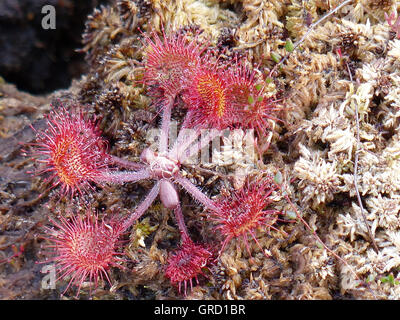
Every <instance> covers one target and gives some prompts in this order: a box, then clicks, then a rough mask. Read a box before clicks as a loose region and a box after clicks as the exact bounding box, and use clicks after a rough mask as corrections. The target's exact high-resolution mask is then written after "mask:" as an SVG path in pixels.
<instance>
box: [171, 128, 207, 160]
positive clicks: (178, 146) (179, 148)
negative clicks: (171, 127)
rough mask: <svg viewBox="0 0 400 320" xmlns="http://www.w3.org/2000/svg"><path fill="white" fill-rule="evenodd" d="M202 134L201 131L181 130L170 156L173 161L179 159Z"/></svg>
mask: <svg viewBox="0 0 400 320" xmlns="http://www.w3.org/2000/svg"><path fill="white" fill-rule="evenodd" d="M200 133H201V131H200V129H188V128H181V130H180V131H179V134H178V137H177V139H176V141H175V144H174V146H173V147H172V149H171V151H170V152H169V154H168V155H169V156H170V157H171V158H173V159H179V158H180V157H181V156H182V154H183V152H184V151H185V150H186V149H187V148H188V147H189V146H190V145H191V144H192V143H193V141H195V140H196V139H197V138H198V137H199V135H200Z"/></svg>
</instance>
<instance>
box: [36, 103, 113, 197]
mask: <svg viewBox="0 0 400 320" xmlns="http://www.w3.org/2000/svg"><path fill="white" fill-rule="evenodd" d="M32 145H33V147H34V148H35V149H34V151H33V152H32V155H33V157H34V158H35V159H36V161H37V162H39V163H42V165H43V167H42V168H40V169H39V170H38V174H44V173H46V172H48V173H50V176H49V177H48V178H47V180H46V181H50V182H51V188H55V187H57V186H58V185H61V193H62V194H63V195H70V196H72V195H73V194H74V193H75V192H76V191H79V193H82V191H85V190H86V189H87V188H88V187H89V186H90V182H95V181H97V180H98V179H99V178H100V177H101V175H102V170H103V169H104V168H105V167H106V166H107V162H108V160H109V156H108V155H107V153H106V148H107V143H106V141H105V140H104V139H103V138H102V137H101V131H100V129H99V128H98V127H97V125H96V123H95V121H91V120H88V119H85V117H84V116H83V115H82V114H81V113H69V112H68V111H67V110H66V109H64V108H61V109H60V110H58V111H53V112H51V113H50V114H49V115H48V116H47V129H46V130H44V131H38V132H37V142H36V143H33V144H32Z"/></svg>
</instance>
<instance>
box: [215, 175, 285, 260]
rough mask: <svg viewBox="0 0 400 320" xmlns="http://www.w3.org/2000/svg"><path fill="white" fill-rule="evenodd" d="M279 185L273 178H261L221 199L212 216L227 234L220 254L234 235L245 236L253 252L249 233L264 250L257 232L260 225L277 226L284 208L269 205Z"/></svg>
mask: <svg viewBox="0 0 400 320" xmlns="http://www.w3.org/2000/svg"><path fill="white" fill-rule="evenodd" d="M275 189H276V188H274V185H273V182H272V180H271V179H265V180H261V179H259V180H256V181H254V182H250V183H246V184H245V185H244V186H243V187H242V188H241V189H239V190H236V191H234V192H233V193H232V194H231V195H229V196H224V197H222V198H220V199H219V200H218V201H217V204H216V207H217V210H213V211H211V214H210V218H211V219H212V220H214V221H215V223H216V226H215V229H216V230H218V231H219V232H220V233H221V234H222V236H223V238H224V241H223V243H222V247H221V250H220V254H221V253H222V252H223V250H224V249H225V247H226V245H227V244H228V243H229V242H230V241H231V240H232V239H237V238H241V239H243V240H244V243H245V246H246V249H247V251H248V253H249V255H250V256H251V252H250V246H249V243H248V236H249V235H250V236H251V237H252V238H253V240H254V241H255V242H256V244H257V245H258V246H259V248H260V249H261V250H262V248H261V245H260V244H259V242H258V240H257V238H256V235H255V232H256V229H257V228H259V227H264V228H265V227H266V228H272V229H276V228H275V227H274V226H273V225H274V223H275V222H276V221H277V219H278V215H279V214H280V212H279V211H277V210H273V209H270V210H269V209H266V207H267V206H268V205H270V204H271V203H272V199H271V194H272V192H273V191H274V190H275ZM262 251H263V250H262ZM263 252H264V251H263Z"/></svg>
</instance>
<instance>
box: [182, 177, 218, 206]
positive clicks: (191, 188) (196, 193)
mask: <svg viewBox="0 0 400 320" xmlns="http://www.w3.org/2000/svg"><path fill="white" fill-rule="evenodd" d="M175 181H176V182H177V183H179V184H180V185H181V186H182V187H183V188H184V189H185V190H186V191H187V192H188V193H189V194H190V195H191V196H192V197H193V198H194V199H195V200H197V201H199V202H200V203H202V204H203V205H204V206H205V207H206V208H208V209H210V210H213V211H218V208H217V207H216V205H215V204H214V201H212V200H211V199H210V198H208V197H207V196H206V195H204V193H203V192H201V191H200V190H199V189H198V188H197V187H196V186H195V185H194V184H193V183H191V182H190V181H189V180H188V179H186V178H184V177H177V178H175Z"/></svg>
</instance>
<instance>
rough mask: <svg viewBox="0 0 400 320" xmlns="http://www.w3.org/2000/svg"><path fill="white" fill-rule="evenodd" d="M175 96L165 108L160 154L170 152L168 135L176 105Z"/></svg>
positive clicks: (169, 99)
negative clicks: (172, 112) (173, 108)
mask: <svg viewBox="0 0 400 320" xmlns="http://www.w3.org/2000/svg"><path fill="white" fill-rule="evenodd" d="M174 101H175V95H173V96H171V97H169V98H168V99H167V101H166V104H165V106H164V107H163V110H164V113H163V115H162V120H161V132H160V146H159V150H158V152H159V153H160V154H164V153H166V152H167V151H168V135H169V126H170V123H171V110H172V107H173V105H174Z"/></svg>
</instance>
